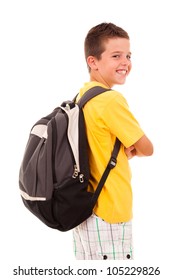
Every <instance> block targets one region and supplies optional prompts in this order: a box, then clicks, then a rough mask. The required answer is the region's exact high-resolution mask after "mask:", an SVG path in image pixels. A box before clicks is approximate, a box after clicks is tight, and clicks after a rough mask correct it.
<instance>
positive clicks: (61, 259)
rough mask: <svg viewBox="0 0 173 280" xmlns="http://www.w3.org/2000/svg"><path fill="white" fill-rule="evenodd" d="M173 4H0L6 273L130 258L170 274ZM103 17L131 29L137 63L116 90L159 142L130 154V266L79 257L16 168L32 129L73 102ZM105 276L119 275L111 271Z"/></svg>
mask: <svg viewBox="0 0 173 280" xmlns="http://www.w3.org/2000/svg"><path fill="white" fill-rule="evenodd" d="M171 2H172V1H169V0H164V1H161V0H152V1H151V0H149V1H147V0H145V1H138V0H130V1H129V0H126V1H125V0H121V1H120V0H106V1H103V0H99V1H98V0H88V1H76V0H73V1H71V0H69V1H67V0H63V1H52V0H49V1H44V0H42V1H40V0H34V1H33V0H30V1H25V0H21V1H19V0H14V1H8V0H7V1H5V0H4V1H3V0H2V1H1V2H0V96H1V101H0V114H1V115H0V116H1V138H0V141H1V142H0V162H1V169H0V170H1V171H0V172H1V175H0V176H1V177H0V178H1V180H0V182H1V183H0V185H1V191H0V193H1V202H0V215H1V216H0V217H1V218H0V224H1V229H0V236H1V238H0V242H1V245H0V255H1V262H2V265H1V268H3V269H1V275H3V276H4V278H3V279H13V278H15V277H16V279H18V278H20V279H25V277H26V276H25V277H19V276H18V278H17V276H13V269H14V268H17V267H18V266H19V265H20V266H21V267H23V268H29V267H31V266H33V267H34V266H36V267H40V268H46V267H47V268H51V267H53V266H57V267H59V268H63V267H65V266H67V265H71V266H72V267H73V266H74V267H86V266H88V264H90V267H98V268H99V267H100V266H102V267H105V269H106V267H107V266H110V265H111V266H115V265H121V266H125V265H129V264H130V265H132V266H137V265H140V266H155V267H156V266H159V267H160V269H161V273H162V276H163V277H166V275H169V276H170V275H171V269H172V268H171V263H172V261H171V259H172V250H173V242H172V235H173V230H172V228H173V227H172V213H173V205H172V204H173V203H172V188H173V183H172V178H173V171H172V170H173V169H172V157H173V151H172V118H173V110H172V99H171V95H172V91H173V87H172V81H173V70H172V65H173V41H172V26H173V17H172V6H171ZM103 21H107V22H113V23H115V24H117V25H119V26H121V27H123V28H124V29H125V30H126V31H127V32H128V33H129V35H130V38H131V51H132V63H133V69H132V72H131V74H130V76H129V77H128V80H127V83H126V85H124V86H120V87H115V88H117V90H119V91H121V93H123V95H124V96H125V97H126V99H127V101H128V103H129V106H130V108H131V111H132V112H133V113H134V115H135V116H136V118H137V119H138V121H139V122H140V124H141V126H142V128H143V129H144V131H145V132H146V134H147V135H148V136H149V138H150V139H151V140H152V142H153V144H154V147H155V152H154V155H153V156H152V157H149V158H134V159H132V160H131V167H132V173H133V180H132V183H133V193H134V219H133V224H134V229H133V231H134V247H135V261H132V262H128V263H126V262H109V263H108V262H107V263H105V262H104V263H103V262H101V263H100V262H97V261H95V262H89V261H88V262H84V261H80V262H79V261H75V260H74V257H73V250H72V233H71V232H67V233H61V232H58V231H56V230H52V229H49V228H48V227H46V226H45V225H44V224H42V223H41V222H40V221H39V220H38V219H37V218H35V217H34V216H33V215H32V214H31V213H30V212H29V211H28V210H27V209H26V208H25V207H24V205H23V203H22V201H21V198H20V195H19V187H18V172H19V167H20V163H21V160H22V156H23V152H24V148H25V145H26V141H27V139H28V136H29V131H30V128H31V126H32V125H33V124H34V123H35V122H36V121H37V120H38V119H40V118H41V117H43V116H45V115H46V114H48V113H49V112H51V111H52V110H53V109H54V108H55V107H56V106H58V105H60V103H61V101H63V100H65V99H71V98H73V97H74V95H75V94H76V93H77V92H78V90H79V88H80V87H81V86H82V85H83V83H84V82H86V81H88V79H89V76H88V72H87V67H86V64H85V60H84V54H83V41H84V38H85V36H86V33H87V32H88V30H89V29H90V28H91V27H92V26H94V25H96V24H99V23H101V22H103ZM101 275H103V274H101ZM57 277H58V276H56V277H55V278H54V279H56V278H57ZM69 277H70V276H69ZM99 277H100V276H99ZM114 277H115V276H114ZM42 278H44V277H42ZM47 278H49V277H48V276H47ZM47 278H46V277H45V279H47ZM50 278H51V277H50ZM80 278H81V277H80ZM83 278H85V277H84V276H83ZM86 278H87V277H86ZM105 278H106V279H107V278H110V279H113V276H112V277H111V276H109V277H108V276H105ZM121 278H122V277H120V279H121ZM138 278H139V277H138ZM155 278H156V277H155ZM52 279H53V276H52ZM88 279H89V277H88ZM98 279H99V278H98ZM162 279H163V278H162ZM167 279H170V278H167Z"/></svg>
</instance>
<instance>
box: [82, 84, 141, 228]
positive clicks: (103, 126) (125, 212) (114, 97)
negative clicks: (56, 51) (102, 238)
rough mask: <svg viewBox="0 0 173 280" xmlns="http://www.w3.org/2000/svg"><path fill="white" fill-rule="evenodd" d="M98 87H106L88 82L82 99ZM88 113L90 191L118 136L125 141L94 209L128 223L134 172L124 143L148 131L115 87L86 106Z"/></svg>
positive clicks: (113, 219) (100, 214)
mask: <svg viewBox="0 0 173 280" xmlns="http://www.w3.org/2000/svg"><path fill="white" fill-rule="evenodd" d="M94 86H102V87H105V86H104V85H103V84H100V83H98V82H89V83H86V84H85V85H84V87H83V88H82V89H81V90H80V92H79V95H78V98H80V97H81V96H82V95H83V94H84V93H85V92H86V91H87V90H88V89H90V88H92V87H94ZM84 116H85V121H86V130H87V137H88V142H89V163H90V170H91V179H90V183H91V185H90V190H94V189H95V188H96V187H97V185H98V182H99V180H100V178H101V176H102V174H103V172H104V170H105V168H106V166H107V163H108V161H109V159H110V155H111V152H112V150H113V146H114V143H115V140H116V137H118V138H119V140H120V141H121V143H122V145H121V148H120V151H119V154H118V158H117V165H116V167H115V168H113V169H112V170H111V171H110V173H109V176H108V178H107V180H106V183H105V185H104V187H103V189H102V191H101V193H100V196H99V198H98V202H97V204H96V206H95V209H94V212H95V214H96V215H98V216H99V217H101V218H102V219H104V220H105V221H107V222H109V223H119V222H127V221H129V220H131V218H132V189H131V171H130V167H129V163H128V159H127V156H126V154H125V152H124V146H125V147H129V146H131V145H133V144H134V143H135V142H137V140H139V139H140V138H141V137H142V136H143V134H144V132H143V131H142V129H141V128H140V125H139V123H138V122H137V120H136V119H135V118H134V116H133V114H132V113H131V112H130V110H129V107H128V104H127V102H126V100H125V98H124V97H123V96H122V94H120V93H119V92H117V91H114V90H112V91H111V90H110V91H107V92H105V93H102V94H100V95H98V96H96V97H95V98H93V99H91V100H90V101H89V102H88V103H87V104H86V105H85V107H84Z"/></svg>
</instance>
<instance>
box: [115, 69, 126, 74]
mask: <svg viewBox="0 0 173 280" xmlns="http://www.w3.org/2000/svg"><path fill="white" fill-rule="evenodd" d="M117 72H118V73H119V74H123V75H125V74H126V70H118V71H117Z"/></svg>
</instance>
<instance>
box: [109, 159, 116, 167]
mask: <svg viewBox="0 0 173 280" xmlns="http://www.w3.org/2000/svg"><path fill="white" fill-rule="evenodd" d="M116 164H117V159H116V158H113V157H112V158H111V159H110V161H109V168H110V169H112V168H114V167H115V166H116Z"/></svg>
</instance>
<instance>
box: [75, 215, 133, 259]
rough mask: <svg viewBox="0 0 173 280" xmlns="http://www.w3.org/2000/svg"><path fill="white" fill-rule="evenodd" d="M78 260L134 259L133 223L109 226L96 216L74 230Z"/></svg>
mask: <svg viewBox="0 0 173 280" xmlns="http://www.w3.org/2000/svg"><path fill="white" fill-rule="evenodd" d="M73 239H74V253H75V257H76V259H78V260H128V259H130V260H131V259H133V251H132V223H131V221H130V222H127V223H117V224H109V223H107V222H105V221H103V220H102V219H101V218H99V217H97V216H96V215H94V214H93V215H92V216H91V217H90V218H89V219H87V220H86V221H84V222H83V223H82V224H80V225H79V226H77V227H76V228H75V229H73Z"/></svg>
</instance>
